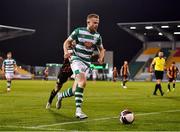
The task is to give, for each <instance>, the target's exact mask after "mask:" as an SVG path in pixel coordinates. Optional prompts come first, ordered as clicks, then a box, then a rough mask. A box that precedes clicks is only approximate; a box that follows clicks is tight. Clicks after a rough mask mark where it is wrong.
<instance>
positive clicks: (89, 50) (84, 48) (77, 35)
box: [68, 27, 102, 65]
mask: <svg viewBox="0 0 180 132" xmlns="http://www.w3.org/2000/svg"><path fill="white" fill-rule="evenodd" d="M68 39H71V40H75V42H76V45H75V47H74V49H73V55H72V57H71V61H73V60H80V61H83V62H84V63H85V64H87V65H90V64H91V56H92V54H93V51H94V49H95V47H100V46H102V38H101V36H100V34H99V33H98V32H94V33H91V32H90V31H89V30H88V29H87V27H80V28H77V29H75V30H74V31H73V32H72V33H71V35H70V36H69V38H68Z"/></svg>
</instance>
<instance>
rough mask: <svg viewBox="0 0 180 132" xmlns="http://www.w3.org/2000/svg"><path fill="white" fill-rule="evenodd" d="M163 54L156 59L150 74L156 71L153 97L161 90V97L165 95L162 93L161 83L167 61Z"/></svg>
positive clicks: (151, 66) (159, 54)
mask: <svg viewBox="0 0 180 132" xmlns="http://www.w3.org/2000/svg"><path fill="white" fill-rule="evenodd" d="M163 55H164V54H163V52H159V53H158V57H155V58H154V59H153V61H152V63H151V65H150V72H151V73H152V71H153V69H154V70H155V72H154V73H155V76H156V85H155V89H154V92H153V95H157V93H156V92H157V90H158V89H159V91H160V93H161V96H163V95H164V92H163V91H162V86H161V81H162V79H163V74H164V70H165V59H164V58H163Z"/></svg>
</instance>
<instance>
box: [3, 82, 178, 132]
mask: <svg viewBox="0 0 180 132" xmlns="http://www.w3.org/2000/svg"><path fill="white" fill-rule="evenodd" d="M72 83H73V82H72V81H69V82H68V83H66V84H65V85H64V87H63V89H62V90H64V89H66V88H67V87H70V86H71V85H72ZM54 86H55V81H20V80H18V81H17V80H14V81H13V83H12V91H11V92H10V93H7V92H6V91H5V90H6V89H5V87H6V82H5V81H1V82H0V130H2V131H4V130H9V131H12V130H20V131H34V130H36V131H37V130H47V131H50V130H54V131H56V130H57V131H59V130H63V131H67V130H69V131H71V130H72V131H140V130H141V131H146V130H149V131H175V130H176V131H180V125H179V123H180V103H179V102H180V89H179V88H180V84H179V83H177V84H176V90H175V91H174V92H170V93H166V94H165V95H164V96H163V97H162V96H160V94H159V96H153V95H152V92H153V90H154V83H151V82H128V83H127V86H128V88H127V89H122V88H121V87H120V82H116V83H114V82H108V81H107V82H103V81H97V82H91V81H89V82H88V83H87V87H86V89H85V92H84V103H83V111H84V112H85V113H86V114H87V115H88V116H89V118H88V119H86V120H83V121H79V120H78V119H76V118H75V117H74V112H75V103H74V102H75V101H74V98H73V97H72V98H68V99H64V100H63V102H62V108H61V109H60V110H57V109H55V101H56V100H54V102H53V105H52V108H51V109H50V110H46V109H45V105H46V102H47V99H48V96H49V94H50V91H51V89H52V88H54ZM163 90H164V91H166V90H167V83H163ZM126 108H128V109H130V110H132V111H133V112H134V113H135V121H134V123H133V124H131V125H122V124H121V123H120V122H119V118H118V116H119V113H120V112H121V111H122V110H124V109H126Z"/></svg>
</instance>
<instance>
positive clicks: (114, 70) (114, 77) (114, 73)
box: [113, 67, 118, 82]
mask: <svg viewBox="0 0 180 132" xmlns="http://www.w3.org/2000/svg"><path fill="white" fill-rule="evenodd" d="M117 77H118V71H117V68H116V67H114V68H113V81H114V82H116V81H117Z"/></svg>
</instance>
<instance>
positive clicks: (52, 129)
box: [0, 126, 65, 131]
mask: <svg viewBox="0 0 180 132" xmlns="http://www.w3.org/2000/svg"><path fill="white" fill-rule="evenodd" d="M0 127H1V128H2V127H5V128H6V127H8V128H21V129H23V128H24V129H34V130H42V131H43V130H46V131H65V129H54V128H37V127H26V126H0Z"/></svg>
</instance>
